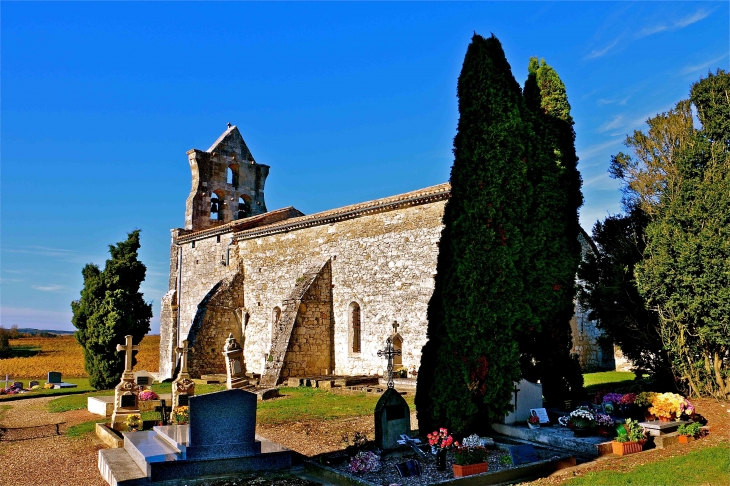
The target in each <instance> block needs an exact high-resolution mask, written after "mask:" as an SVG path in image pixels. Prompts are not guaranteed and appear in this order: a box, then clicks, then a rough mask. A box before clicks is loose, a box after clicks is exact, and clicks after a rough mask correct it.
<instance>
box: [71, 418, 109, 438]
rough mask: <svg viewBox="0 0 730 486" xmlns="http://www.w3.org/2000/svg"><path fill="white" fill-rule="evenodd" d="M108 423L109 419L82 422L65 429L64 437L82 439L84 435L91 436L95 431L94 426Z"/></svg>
mask: <svg viewBox="0 0 730 486" xmlns="http://www.w3.org/2000/svg"><path fill="white" fill-rule="evenodd" d="M108 421H109V419H106V418H99V419H96V420H90V421H88V422H82V423H80V424H76V425H73V426H71V427H69V428H67V429H66V435H67V436H68V437H83V436H84V435H86V434H93V433H94V431H95V429H96V424H99V423H104V422H108Z"/></svg>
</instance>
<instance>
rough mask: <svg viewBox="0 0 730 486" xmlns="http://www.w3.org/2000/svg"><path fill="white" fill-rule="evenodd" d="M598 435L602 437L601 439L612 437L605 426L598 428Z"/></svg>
mask: <svg viewBox="0 0 730 486" xmlns="http://www.w3.org/2000/svg"><path fill="white" fill-rule="evenodd" d="M596 434H598V435H600V436H601V437H608V436H609V435H611V433H610V432H609V430H608V429H607V428H606V427H605V426H603V425H599V426H598V428H597V429H596Z"/></svg>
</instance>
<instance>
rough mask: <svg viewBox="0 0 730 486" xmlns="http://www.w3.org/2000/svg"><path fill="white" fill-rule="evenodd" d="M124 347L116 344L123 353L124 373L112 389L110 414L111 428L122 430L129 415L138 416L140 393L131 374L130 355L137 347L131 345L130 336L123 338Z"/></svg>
mask: <svg viewBox="0 0 730 486" xmlns="http://www.w3.org/2000/svg"><path fill="white" fill-rule="evenodd" d="M124 339H125V343H126V344H125V345H121V344H117V351H124V372H123V373H122V381H121V382H120V383H119V384H118V385H117V386H116V387H115V388H114V412H112V428H113V429H116V430H124V429H125V428H126V427H125V426H124V421H125V420H127V417H128V416H129V415H131V414H139V413H140V410H139V393H140V392H141V391H142V389H141V388H140V386H139V385H138V384H137V382H136V380H135V378H134V373H132V353H133V352H134V351H138V350H139V346H136V345H132V336H131V335H127V336H125V337H124Z"/></svg>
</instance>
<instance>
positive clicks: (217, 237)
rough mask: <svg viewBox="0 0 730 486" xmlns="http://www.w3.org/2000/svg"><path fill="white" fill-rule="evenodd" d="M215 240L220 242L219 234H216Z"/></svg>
mask: <svg viewBox="0 0 730 486" xmlns="http://www.w3.org/2000/svg"><path fill="white" fill-rule="evenodd" d="M215 242H216V243H220V242H221V235H216V237H215Z"/></svg>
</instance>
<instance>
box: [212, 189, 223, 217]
mask: <svg viewBox="0 0 730 486" xmlns="http://www.w3.org/2000/svg"><path fill="white" fill-rule="evenodd" d="M210 219H211V220H214V221H223V196H222V195H221V194H218V193H215V192H214V193H212V194H211V195H210Z"/></svg>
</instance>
